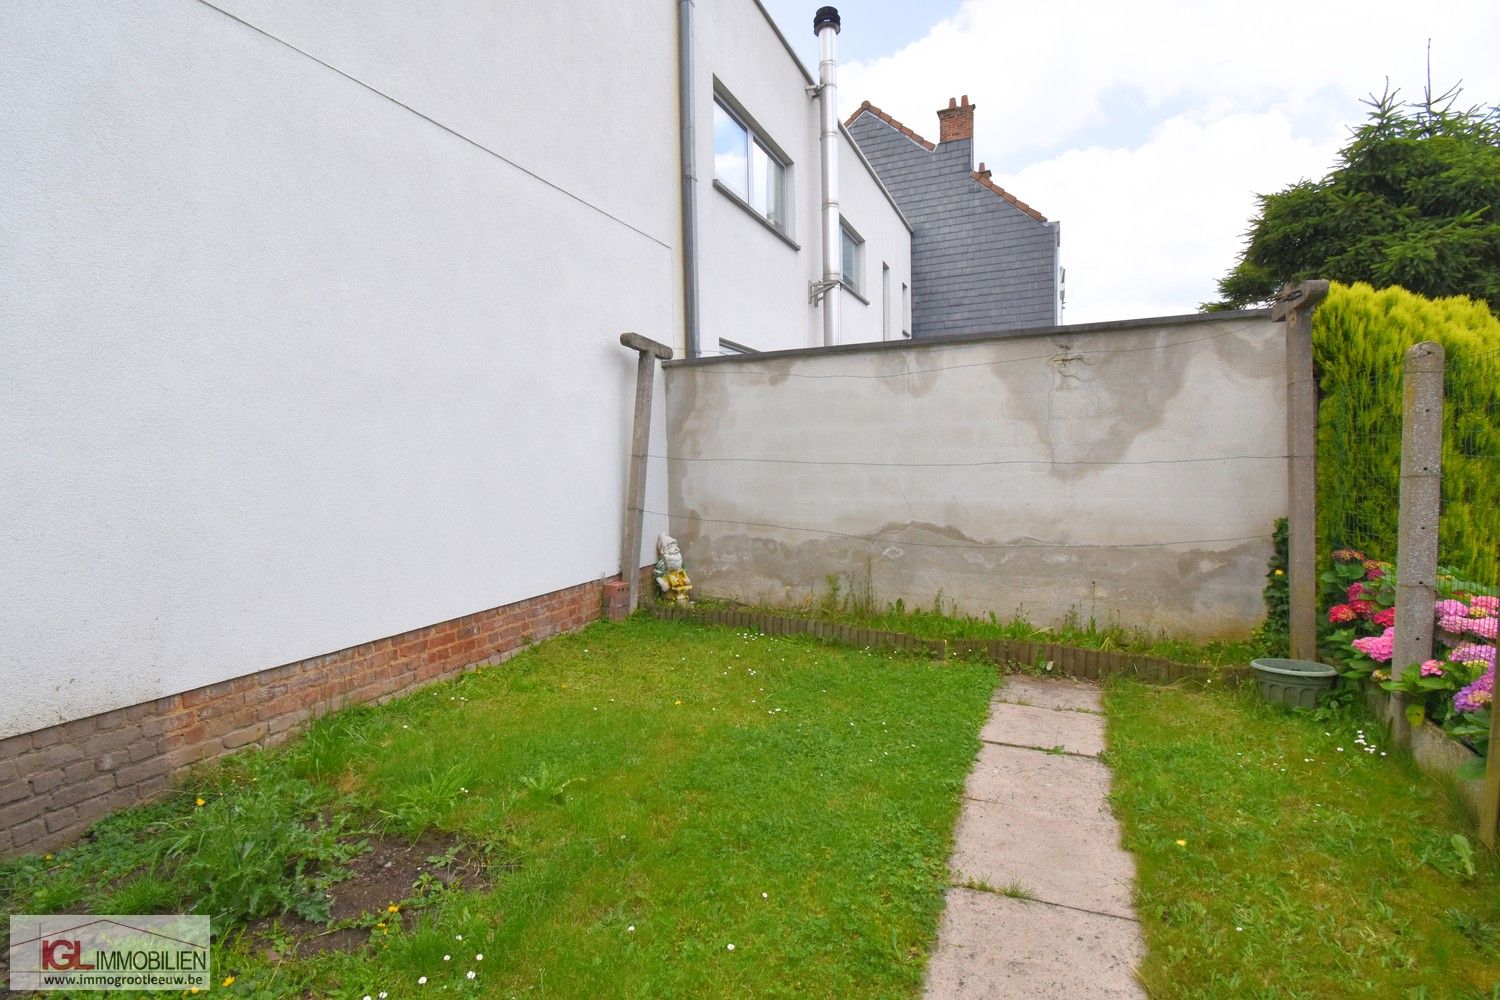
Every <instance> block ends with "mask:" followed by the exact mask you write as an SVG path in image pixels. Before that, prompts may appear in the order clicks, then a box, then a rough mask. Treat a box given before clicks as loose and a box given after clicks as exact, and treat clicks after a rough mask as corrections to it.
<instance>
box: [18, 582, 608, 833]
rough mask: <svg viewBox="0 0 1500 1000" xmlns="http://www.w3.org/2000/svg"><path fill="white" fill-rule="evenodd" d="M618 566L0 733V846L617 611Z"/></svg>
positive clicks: (81, 824) (85, 821)
mask: <svg viewBox="0 0 1500 1000" xmlns="http://www.w3.org/2000/svg"><path fill="white" fill-rule="evenodd" d="M623 590H624V588H623V586H622V585H620V584H619V577H618V576H616V577H614V578H613V579H604V580H593V581H590V582H588V583H581V584H577V585H575V586H572V587H565V588H563V589H562V590H555V591H552V592H551V593H548V594H540V595H538V596H536V597H531V598H527V599H526V600H523V601H517V602H515V603H513V604H505V605H501V606H500V607H496V608H490V609H488V610H485V611H479V612H475V613H474V614H470V615H464V616H462V617H460V618H453V619H450V620H449V621H445V622H439V623H438V624H435V625H428V626H425V627H423V628H418V629H413V630H411V631H409V632H402V633H401V634H399V635H394V636H389V637H387V638H384V639H377V640H375V641H374V642H367V643H363V644H361V645H358V646H351V647H350V648H348V649H342V650H339V651H337V652H334V653H327V654H325V655H322V656H315V657H311V658H309V659H305V660H299V661H297V662H295V663H287V664H283V665H281V666H278V667H272V668H270V669H267V670H262V671H259V672H256V673H252V674H247V675H245V676H242V677H236V678H233V679H231V680H226V681H221V682H219V683H217V684H210V685H208V686H206V687H200V688H195V689H193V690H191V691H184V692H181V693H180V694H173V695H168V696H167V697H164V698H158V699H156V700H155V701H150V702H145V703H142V704H139V705H131V706H128V707H125V708H118V709H113V710H111V711H108V712H101V713H99V714H97V715H91V716H88V717H86V718H82V719H75V720H73V721H71V722H65V723H61V724H58V725H55V726H49V727H47V728H44V729H38V730H35V731H33V732H29V733H22V734H20V735H17V736H11V737H7V738H5V739H0V857H4V856H9V855H12V854H17V853H20V852H22V851H31V852H34V851H41V850H47V849H50V848H53V847H58V846H61V845H63V844H66V843H68V842H70V841H72V840H75V839H77V838H78V837H79V836H80V835H81V834H83V833H84V831H85V830H87V829H88V827H89V825H90V824H92V823H93V822H95V821H96V820H98V819H101V818H102V817H104V816H107V815H108V814H110V813H112V812H114V811H116V810H118V809H123V808H125V807H127V806H130V805H134V804H135V803H137V802H140V801H143V800H145V799H149V798H151V797H152V796H154V795H156V794H157V793H159V792H162V791H164V790H166V789H167V788H169V787H170V786H171V784H172V780H173V778H174V777H176V776H178V775H180V774H181V773H182V772H183V771H184V770H185V769H186V768H188V767H191V766H192V765H194V764H198V763H201V762H203V761H207V760H212V759H213V758H215V757H220V756H222V755H224V754H226V753H229V752H231V751H233V750H236V749H238V748H240V747H244V746H249V745H252V744H260V745H270V744H272V743H275V742H277V741H279V740H282V739H285V738H286V737H288V736H290V735H292V733H294V732H295V731H296V729H297V727H298V726H300V725H301V724H303V723H305V722H308V721H310V720H311V719H313V718H315V717H317V716H319V715H323V714H326V713H328V712H332V711H334V710H336V709H339V708H343V707H345V706H348V705H357V704H364V703H378V702H382V701H387V700H389V699H391V698H394V697H397V696H398V695H402V694H406V693H408V692H411V691H413V690H415V689H417V688H419V687H422V686H424V685H426V684H430V683H432V682H434V681H438V680H442V679H444V678H447V677H452V676H454V675H456V674H458V673H461V672H462V671H463V670H465V669H466V668H468V667H472V666H474V665H476V664H478V663H484V662H498V661H500V660H504V659H506V658H508V657H510V656H512V655H514V654H515V653H517V652H520V651H521V650H522V649H524V648H525V647H526V646H527V645H528V644H530V643H532V642H535V641H537V640H539V639H544V638H546V637H548V636H552V635H556V634H558V633H560V632H569V631H572V630H574V629H578V628H581V627H583V626H584V625H587V624H588V623H589V622H591V621H594V620H595V619H597V618H599V617H600V616H601V614H604V615H605V616H607V617H611V618H617V617H619V616H620V613H621V610H622V609H621V606H620V600H621V596H622V593H623Z"/></svg>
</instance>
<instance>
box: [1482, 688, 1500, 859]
mask: <svg viewBox="0 0 1500 1000" xmlns="http://www.w3.org/2000/svg"><path fill="white" fill-rule="evenodd" d="M1497 836H1500V705H1496V704H1495V703H1494V701H1493V700H1491V701H1490V752H1489V755H1488V756H1487V757H1486V758H1485V764H1484V792H1483V794H1482V795H1481V796H1480V798H1479V839H1480V840H1481V841H1482V842H1483V843H1484V846H1485V847H1488V848H1490V849H1491V850H1494V848H1495V841H1496V838H1497Z"/></svg>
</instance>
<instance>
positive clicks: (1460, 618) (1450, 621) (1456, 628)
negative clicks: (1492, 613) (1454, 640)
mask: <svg viewBox="0 0 1500 1000" xmlns="http://www.w3.org/2000/svg"><path fill="white" fill-rule="evenodd" d="M1473 620H1474V619H1472V618H1470V617H1469V616H1468V615H1443V616H1442V617H1441V618H1439V619H1438V628H1440V629H1442V630H1443V631H1444V632H1452V633H1454V634H1455V635H1456V634H1457V633H1459V632H1462V631H1464V630H1465V629H1467V628H1468V627H1469V622H1471V621H1473Z"/></svg>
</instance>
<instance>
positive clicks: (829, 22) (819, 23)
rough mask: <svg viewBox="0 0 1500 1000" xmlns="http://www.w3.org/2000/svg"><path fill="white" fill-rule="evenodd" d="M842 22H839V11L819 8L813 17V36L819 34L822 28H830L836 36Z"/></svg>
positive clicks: (834, 8)
mask: <svg viewBox="0 0 1500 1000" xmlns="http://www.w3.org/2000/svg"><path fill="white" fill-rule="evenodd" d="M842 25H843V22H842V21H840V20H839V9H838V8H837V7H819V8H818V12H817V13H816V14H814V15H813V34H815V35H816V34H819V33H820V32H822V30H823V29H824V28H832V29H833V33H834V34H838V31H839V28H840V27H841V26H842Z"/></svg>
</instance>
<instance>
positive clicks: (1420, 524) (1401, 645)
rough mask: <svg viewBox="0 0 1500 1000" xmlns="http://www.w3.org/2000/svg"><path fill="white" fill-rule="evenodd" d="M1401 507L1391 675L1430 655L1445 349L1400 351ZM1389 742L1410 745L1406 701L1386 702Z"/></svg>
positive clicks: (1425, 346) (1427, 346)
mask: <svg viewBox="0 0 1500 1000" xmlns="http://www.w3.org/2000/svg"><path fill="white" fill-rule="evenodd" d="M1402 400H1403V402H1402V414H1401V509H1400V514H1399V518H1400V520H1399V522H1398V529H1397V535H1396V647H1395V652H1394V654H1393V655H1392V656H1391V676H1392V677H1397V676H1399V675H1400V674H1401V672H1402V671H1404V670H1405V669H1406V668H1407V667H1408V666H1410V665H1411V664H1413V663H1422V662H1423V661H1425V660H1429V659H1431V658H1432V641H1433V632H1434V619H1433V604H1434V603H1436V601H1437V564H1438V509H1439V506H1440V503H1441V494H1442V461H1443V347H1442V345H1441V344H1436V343H1433V342H1432V341H1430V340H1426V341H1423V342H1422V343H1420V344H1417V345H1415V346H1413V347H1412V348H1411V349H1410V350H1409V351H1407V352H1406V364H1405V370H1404V372H1403V374H1402ZM1388 722H1389V723H1390V727H1391V738H1392V739H1393V740H1394V741H1395V742H1396V745H1397V746H1410V744H1411V726H1410V724H1409V723H1408V721H1407V718H1406V699H1405V696H1403V695H1400V694H1398V695H1397V696H1396V697H1394V698H1392V699H1391V701H1390V718H1389V719H1388Z"/></svg>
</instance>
